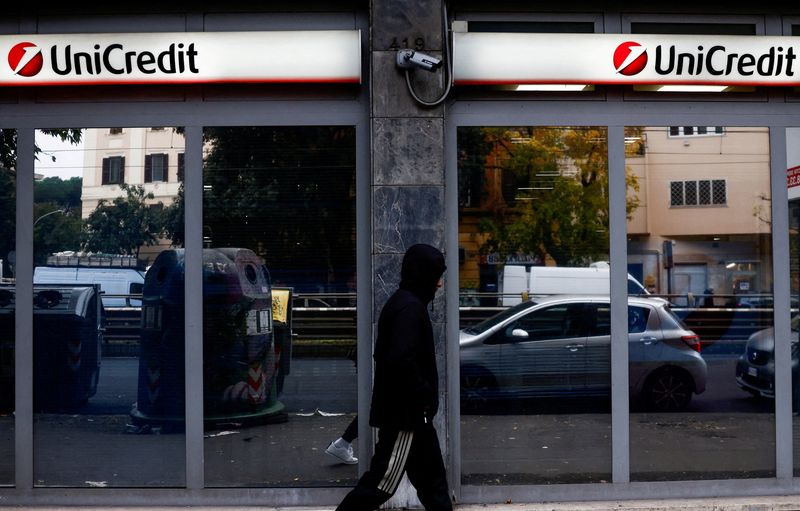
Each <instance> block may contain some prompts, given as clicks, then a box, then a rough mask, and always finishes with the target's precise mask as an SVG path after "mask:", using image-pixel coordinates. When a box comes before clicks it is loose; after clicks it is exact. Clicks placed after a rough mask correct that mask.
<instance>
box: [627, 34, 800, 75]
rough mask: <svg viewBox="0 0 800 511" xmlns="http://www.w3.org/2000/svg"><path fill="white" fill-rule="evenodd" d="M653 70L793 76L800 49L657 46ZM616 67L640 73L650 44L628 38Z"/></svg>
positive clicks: (789, 47)
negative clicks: (647, 45) (745, 50)
mask: <svg viewBox="0 0 800 511" xmlns="http://www.w3.org/2000/svg"><path fill="white" fill-rule="evenodd" d="M654 53H655V58H654V59H653V65H652V71H654V72H655V73H656V74H657V75H661V76H674V77H685V76H709V75H710V76H711V77H715V76H730V75H734V76H737V75H738V76H760V77H780V76H785V77H792V76H794V74H795V69H794V64H795V60H796V59H797V56H798V55H797V53H795V49H794V48H793V47H792V46H786V47H784V46H773V47H770V48H768V49H765V50H762V51H760V52H743V51H741V50H739V51H737V50H729V49H728V48H727V47H726V46H724V45H722V44H717V45H711V46H707V47H704V46H702V45H698V46H696V47H694V48H693V49H691V50H689V51H685V49H684V51H679V50H678V47H677V46H676V45H674V44H671V45H667V44H659V45H656V46H655V47H654ZM613 61H614V69H615V70H616V72H617V73H619V74H621V75H625V76H633V75H636V74H639V73H641V72H642V71H643V70H644V69H645V68H646V67H647V65H648V54H647V48H645V47H644V46H643V45H641V44H639V43H637V42H635V41H627V42H624V43H622V44H620V45H619V46H617V48H616V49H615V50H614V58H613Z"/></svg>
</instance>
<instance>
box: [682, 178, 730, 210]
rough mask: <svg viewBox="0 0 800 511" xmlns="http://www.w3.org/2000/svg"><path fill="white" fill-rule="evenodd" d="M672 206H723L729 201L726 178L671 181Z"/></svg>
mask: <svg viewBox="0 0 800 511" xmlns="http://www.w3.org/2000/svg"><path fill="white" fill-rule="evenodd" d="M669 189H670V197H669V204H670V206H709V205H714V206H722V205H725V204H726V203H727V182H726V180H725V179H703V180H699V181H698V180H690V181H671V182H670V184H669Z"/></svg>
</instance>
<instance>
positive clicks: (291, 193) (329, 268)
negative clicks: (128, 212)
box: [164, 126, 355, 285]
mask: <svg viewBox="0 0 800 511" xmlns="http://www.w3.org/2000/svg"><path fill="white" fill-rule="evenodd" d="M204 142H205V145H206V147H208V148H209V151H208V153H207V155H206V157H205V162H204V171H203V189H204V196H203V228H204V233H203V235H204V238H205V242H206V244H210V245H211V246H214V247H243V248H249V249H251V250H253V251H254V252H256V253H257V254H258V255H260V256H261V257H263V258H264V260H265V261H266V263H267V266H268V267H269V269H270V271H271V272H272V273H273V276H274V277H276V278H279V279H282V280H286V279H289V278H290V277H288V276H289V275H301V277H302V278H303V279H307V280H314V283H315V284H333V283H338V284H339V285H344V283H345V282H346V281H347V280H348V278H349V277H350V276H351V275H352V274H353V272H354V271H355V269H354V267H355V150H354V148H355V131H354V130H353V129H352V128H351V127H338V126H332V127H327V126H326V127H296V128H295V127H239V128H206V129H205V130H204ZM183 197H184V196H183V187H181V190H180V191H179V194H178V197H177V198H176V200H175V201H174V202H173V203H172V204H171V205H170V206H169V207H167V208H165V211H164V232H165V233H167V235H168V236H169V238H170V239H171V240H172V243H173V245H177V246H180V245H181V244H182V243H183V238H184V232H183V221H184V201H183ZM292 284H294V283H292Z"/></svg>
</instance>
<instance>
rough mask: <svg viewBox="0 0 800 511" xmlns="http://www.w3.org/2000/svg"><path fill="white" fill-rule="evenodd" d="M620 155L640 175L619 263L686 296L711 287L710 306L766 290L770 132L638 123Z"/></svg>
mask: <svg viewBox="0 0 800 511" xmlns="http://www.w3.org/2000/svg"><path fill="white" fill-rule="evenodd" d="M639 136H640V137H642V143H643V145H644V151H641V154H639V155H629V156H628V157H627V159H626V166H627V168H628V171H629V172H631V173H632V174H633V175H635V176H636V179H637V180H638V183H639V192H638V194H637V197H638V199H639V205H638V208H637V209H636V210H635V211H634V212H633V215H632V217H631V218H630V219H629V222H628V239H629V244H628V271H629V272H630V273H631V274H632V275H634V276H635V277H637V278H638V279H639V280H640V281H641V282H643V283H645V285H647V286H649V287H650V288H651V289H652V290H654V291H655V293H657V294H664V295H679V296H680V297H682V298H679V297H678V296H675V297H674V298H675V302H676V303H681V304H687V305H695V303H694V302H692V303H687V299H686V298H685V297H686V295H689V294H691V295H693V296H695V297H698V301H699V296H701V295H704V294H707V290H711V292H713V294H714V295H716V298H714V305H716V306H723V305H728V304H736V303H738V302H739V301H741V299H740V297H739V296H738V295H751V294H761V293H771V291H772V265H771V248H770V232H771V221H770V207H771V200H770V196H771V194H770V180H769V133H768V130H767V129H766V128H731V127H721V126H670V127H648V128H643V129H641V133H640V134H639Z"/></svg>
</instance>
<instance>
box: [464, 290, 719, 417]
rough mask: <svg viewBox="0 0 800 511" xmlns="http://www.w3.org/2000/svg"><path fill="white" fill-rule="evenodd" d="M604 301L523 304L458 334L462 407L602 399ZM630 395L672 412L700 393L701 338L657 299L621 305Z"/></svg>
mask: <svg viewBox="0 0 800 511" xmlns="http://www.w3.org/2000/svg"><path fill="white" fill-rule="evenodd" d="M610 325H611V314H610V307H609V298H608V297H607V296H605V297H603V296H557V297H550V298H544V299H537V300H536V301H529V302H523V303H521V304H519V305H516V306H514V307H511V308H509V309H507V310H505V311H503V312H501V313H500V314H498V315H496V316H494V317H492V318H489V319H487V320H486V321H483V322H482V323H479V324H477V325H475V326H473V327H470V328H465V329H464V330H462V331H461V333H460V344H461V399H462V403H463V404H464V405H465V407H466V408H467V409H469V408H470V407H471V406H474V405H477V406H480V405H481V404H488V403H490V402H493V401H495V400H500V399H508V398H520V399H527V398H539V397H570V396H575V397H578V396H580V397H587V396H606V397H607V396H609V395H610V389H611V335H610V333H611V326H610ZM628 341H629V344H628V353H629V360H630V363H629V383H630V396H631V398H632V399H635V400H640V401H641V402H643V403H644V404H646V405H647V407H648V408H650V409H653V410H659V411H677V410H682V409H684V408H686V406H687V405H688V404H689V402H690V401H691V399H692V394H700V393H702V392H703V391H704V390H705V388H706V375H707V372H708V370H707V367H706V363H705V361H704V360H703V358H702V357H701V356H700V339H699V338H698V337H697V335H695V333H694V332H692V331H691V330H687V329H686V327H685V326H684V325H683V324H682V322H681V320H680V319H678V318H677V317H676V316H675V315H674V314H673V313H672V311H671V310H670V308H669V304H668V303H667V302H666V301H664V300H661V299H657V298H634V297H630V298H629V299H628Z"/></svg>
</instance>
